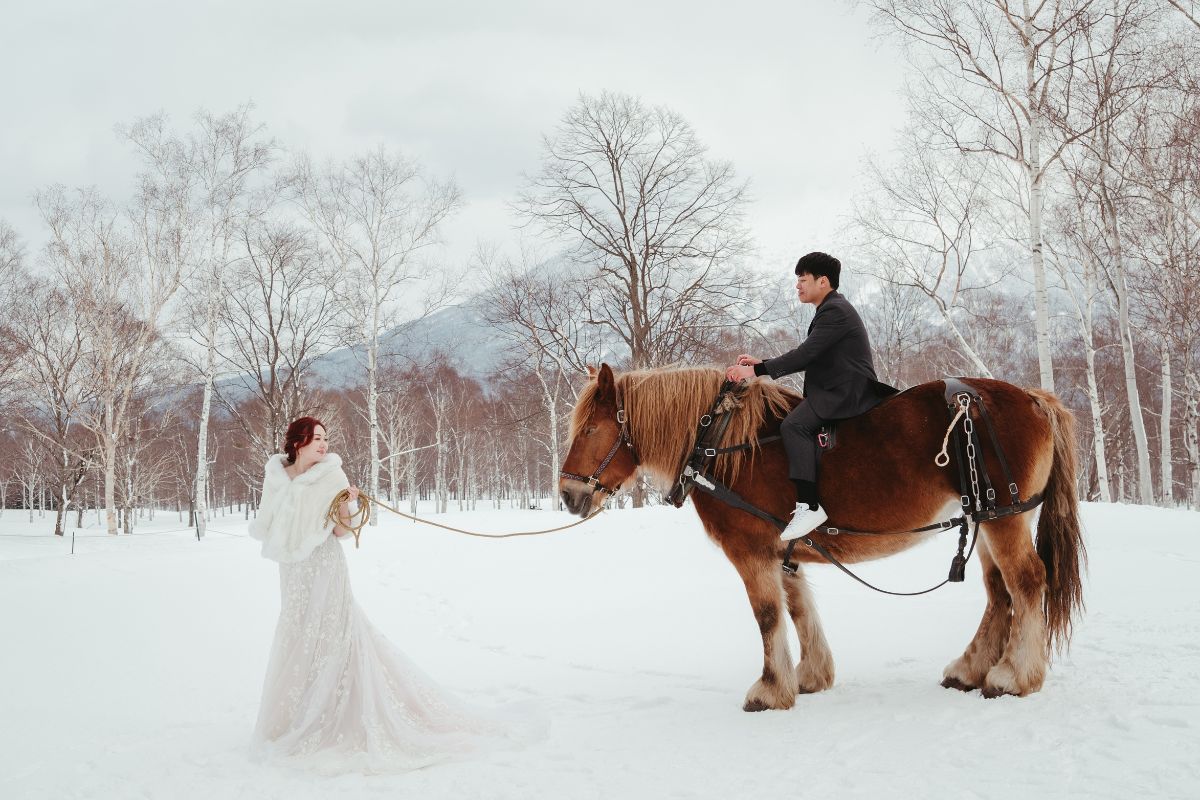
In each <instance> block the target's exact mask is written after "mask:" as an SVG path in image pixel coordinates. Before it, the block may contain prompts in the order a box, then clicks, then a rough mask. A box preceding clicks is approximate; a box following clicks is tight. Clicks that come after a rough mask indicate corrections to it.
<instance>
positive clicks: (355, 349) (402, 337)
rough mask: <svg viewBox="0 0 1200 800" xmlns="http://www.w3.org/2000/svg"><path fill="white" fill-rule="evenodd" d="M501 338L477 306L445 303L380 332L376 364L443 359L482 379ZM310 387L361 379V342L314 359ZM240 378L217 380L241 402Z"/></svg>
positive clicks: (500, 356) (500, 355)
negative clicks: (438, 309) (381, 333)
mask: <svg viewBox="0 0 1200 800" xmlns="http://www.w3.org/2000/svg"><path fill="white" fill-rule="evenodd" d="M505 347H506V342H505V341H504V339H502V338H501V337H500V336H499V335H498V334H497V332H496V330H495V329H494V328H492V327H491V326H489V325H488V324H487V322H486V321H485V320H484V318H483V315H482V313H481V312H480V310H479V307H478V305H477V304H476V303H475V302H467V303H463V304H462V305H455V306H450V307H448V308H444V309H442V310H440V311H437V312H435V313H433V314H430V315H429V316H427V317H423V318H421V319H418V320H414V321H412V322H407V323H405V324H403V325H400V326H398V327H395V328H392V329H391V330H389V331H387V332H385V333H384V334H383V336H382V337H381V338H380V354H379V358H380V366H381V368H387V367H388V366H390V365H393V364H394V365H397V366H399V367H401V368H403V367H407V366H409V365H412V364H431V363H433V362H435V361H439V360H440V361H446V362H448V363H449V364H450V365H451V366H453V367H454V368H455V369H456V370H458V372H459V373H460V374H463V375H466V376H467V377H470V378H474V379H476V380H479V381H485V380H486V379H487V377H488V375H489V374H491V373H492V372H494V371H495V370H496V369H497V367H499V366H500V364H501V362H502V361H503V360H504V355H505ZM310 375H311V377H309V378H308V382H309V385H313V383H314V382H316V383H323V384H325V385H328V386H339V387H343V388H351V387H355V386H362V385H363V384H365V383H366V379H367V367H366V349H365V346H364V345H353V346H350V347H339V348H337V349H336V350H331V351H330V352H328V353H325V354H324V355H321V356H319V357H317V358H316V359H315V360H314V361H313V362H312V366H311V373H310ZM248 383H249V382H248V381H247V380H245V377H244V376H231V377H227V378H223V379H221V380H219V381H218V386H219V389H220V392H221V394H222V395H223V396H224V397H226V398H227V399H229V400H231V401H232V402H240V401H241V400H242V399H244V398H245V397H246V396H248V395H249V393H250V391H249V389H248V388H243V387H246V386H248Z"/></svg>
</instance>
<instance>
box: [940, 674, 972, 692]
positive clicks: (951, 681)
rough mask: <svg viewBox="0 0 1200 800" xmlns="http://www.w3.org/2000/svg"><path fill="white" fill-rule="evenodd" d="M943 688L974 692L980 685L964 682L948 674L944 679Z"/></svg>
mask: <svg viewBox="0 0 1200 800" xmlns="http://www.w3.org/2000/svg"><path fill="white" fill-rule="evenodd" d="M942 688H943V689H958V690H959V691H960V692H973V691H975V690H976V689H978V688H979V687H978V686H972V685H970V684H969V683H963V682H962V681H960V680H959V679H958V678H952V677H950V676H946V677H945V678H943V679H942Z"/></svg>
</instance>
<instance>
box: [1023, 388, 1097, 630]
mask: <svg viewBox="0 0 1200 800" xmlns="http://www.w3.org/2000/svg"><path fill="white" fill-rule="evenodd" d="M1027 391H1028V392H1029V394H1030V396H1031V397H1032V398H1033V401H1034V402H1035V403H1037V405H1038V406H1039V407H1040V408H1041V409H1042V411H1044V412H1045V413H1046V416H1047V417H1048V418H1049V420H1050V430H1051V435H1052V438H1053V439H1054V461H1053V463H1052V464H1051V466H1050V478H1049V480H1047V481H1046V487H1045V489H1043V490H1042V495H1043V500H1042V513H1041V516H1040V517H1039V519H1038V529H1037V552H1038V555H1039V556H1041V559H1042V563H1043V564H1045V565H1046V597H1045V599H1044V601H1043V608H1044V609H1045V612H1046V643H1047V645H1048V646H1049V647H1050V648H1052V649H1059V650H1061V649H1062V648H1063V647H1064V646H1066V645H1069V644H1070V642H1071V626H1072V624H1073V623H1074V620H1075V617H1076V616H1077V615H1078V614H1079V612H1080V611H1082V610H1083V574H1082V571H1083V568H1084V566H1085V565H1086V562H1087V552H1086V551H1085V549H1084V546H1083V536H1082V531H1081V529H1080V525H1079V500H1078V499H1077V497H1076V495H1075V475H1076V470H1077V466H1076V455H1075V417H1074V415H1073V414H1072V413H1071V412H1070V410H1069V409H1068V408H1067V407H1066V406H1064V405H1063V404H1062V402H1061V401H1060V400H1059V399H1058V398H1057V397H1055V396H1054V394H1052V393H1050V392H1047V391H1043V390H1041V389H1028V390H1027Z"/></svg>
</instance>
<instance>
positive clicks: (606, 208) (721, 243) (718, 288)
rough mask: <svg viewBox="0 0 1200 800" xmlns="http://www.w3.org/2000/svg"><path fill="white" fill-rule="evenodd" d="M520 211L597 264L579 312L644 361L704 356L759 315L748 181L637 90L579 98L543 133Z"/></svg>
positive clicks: (639, 363) (637, 363) (634, 362)
mask: <svg viewBox="0 0 1200 800" xmlns="http://www.w3.org/2000/svg"><path fill="white" fill-rule="evenodd" d="M543 151H544V152H543V158H542V167H541V170H540V171H539V172H538V173H537V174H536V175H533V176H531V177H527V178H526V184H525V187H524V189H523V191H522V192H521V194H520V198H519V201H518V203H517V207H516V208H517V211H518V213H519V214H520V215H521V216H522V217H523V218H524V220H525V221H526V223H527V224H528V223H532V224H535V225H536V226H537V227H538V228H539V229H541V230H542V231H543V232H545V233H546V234H548V235H549V236H551V237H554V238H555V239H556V241H559V242H561V243H562V244H565V245H567V246H568V247H570V248H572V252H573V254H574V256H575V257H576V258H578V259H579V260H580V261H581V262H583V263H585V264H587V265H589V266H590V268H591V273H590V276H589V278H590V280H589V291H588V292H587V293H586V295H585V296H584V299H585V301H586V304H585V306H584V307H582V308H580V309H579V311H578V313H579V314H581V315H584V319H586V320H587V322H588V323H589V324H591V325H597V326H600V327H602V328H604V329H606V330H607V331H609V332H610V333H611V334H612V335H613V336H615V337H616V338H617V339H618V340H619V341H620V342H622V344H623V345H624V346H625V347H626V348H627V349H628V352H629V361H630V365H631V366H633V367H635V368H640V367H648V366H657V365H662V364H666V363H670V362H674V361H678V360H681V359H682V360H687V359H691V358H694V357H695V356H696V355H697V354H700V353H704V352H706V351H707V350H708V349H709V348H710V347H711V346H712V343H713V340H714V338H716V336H717V335H718V334H719V333H720V332H722V331H724V330H728V329H730V328H732V327H736V326H739V325H742V324H745V323H746V322H747V321H749V320H748V319H747V318H748V317H750V318H753V317H754V316H755V314H754V312H753V311H752V310H751V309H750V308H749V307H748V306H747V303H746V298H747V295H748V292H749V289H750V288H751V287H752V286H753V285H754V284H755V283H756V282H757V281H759V280H761V279H759V278H758V276H756V275H755V274H754V273H752V272H750V271H748V270H745V269H734V268H731V267H732V265H733V264H734V263H735V262H736V260H737V259H738V258H739V257H740V256H742V255H744V254H745V253H747V252H748V249H749V238H748V235H747V232H746V229H745V227H744V225H743V220H742V214H743V206H744V204H745V199H746V185H745V183H743V182H740V181H738V180H737V178H736V177H735V175H734V171H733V167H732V166H731V165H730V164H729V163H728V162H725V161H717V160H714V159H710V158H708V156H707V153H706V149H705V147H704V146H703V145H702V144H701V143H700V140H699V138H698V137H697V136H696V134H695V132H694V131H693V130H692V128H691V126H690V125H689V124H688V123H687V122H686V121H685V120H684V119H683V118H682V117H681V116H679V115H678V114H676V113H674V112H672V111H670V110H668V109H666V108H662V107H655V108H649V107H647V106H645V105H643V104H642V103H641V102H640V101H639V100H637V99H635V98H632V97H629V96H628V95H621V94H612V93H607V92H606V93H604V94H601V95H600V96H599V97H590V96H587V95H582V96H580V98H579V100H578V102H576V103H575V105H574V106H572V107H571V108H570V109H569V110H568V111H567V113H566V115H565V116H564V118H563V120H562V122H561V124H560V125H559V127H558V128H557V130H555V132H554V133H553V135H551V136H548V137H545V138H544V140H543Z"/></svg>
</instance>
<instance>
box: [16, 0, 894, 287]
mask: <svg viewBox="0 0 1200 800" xmlns="http://www.w3.org/2000/svg"><path fill="white" fill-rule="evenodd" d="M0 8H3V11H2V12H0V76H2V81H3V87H4V88H3V92H2V93H0V98H2V102H0V115H3V116H2V121H0V158H2V159H3V160H2V162H0V217H3V218H6V219H7V220H8V221H9V222H11V223H12V224H13V225H14V226H16V227H17V229H18V230H19V231H20V232H21V233H22V235H23V236H24V237H25V238H26V240H27V241H28V242H29V243H30V244H31V245H36V244H38V243H39V241H40V239H39V237H40V236H41V232H40V225H39V223H38V219H37V216H36V212H35V210H34V209H33V207H32V203H31V200H30V195H31V193H32V192H33V191H34V190H35V189H36V188H38V187H41V186H45V185H48V184H51V183H63V184H66V185H68V186H82V185H90V184H96V185H98V186H99V187H101V188H102V189H103V190H104V191H106V192H108V193H109V194H112V195H115V196H118V197H120V196H122V195H123V194H124V193H126V192H127V191H128V189H129V186H130V184H131V177H132V175H133V172H134V170H135V169H136V162H135V159H134V157H133V155H132V154H131V152H130V151H129V149H128V148H127V146H126V145H124V144H122V143H121V142H120V141H119V140H118V139H117V137H116V136H115V134H114V133H113V127H114V125H116V124H118V123H125V122H130V121H132V120H133V119H135V118H136V117H139V116H145V115H148V114H151V113H154V112H156V111H160V110H161V111H164V112H166V113H167V114H168V115H170V116H171V117H172V118H173V120H174V122H175V123H176V124H177V126H178V127H183V126H186V125H187V124H188V123H189V121H190V116H191V115H192V114H193V112H194V111H195V110H196V109H197V108H200V107H203V108H207V109H209V110H211V111H214V112H224V111H228V110H231V109H233V108H234V107H236V106H237V105H239V104H241V103H245V102H247V101H252V102H253V103H254V104H255V107H256V114H255V115H256V118H257V119H258V120H260V121H261V122H263V123H265V124H266V125H267V126H268V129H269V131H270V132H271V134H272V135H274V136H275V137H276V138H277V139H278V140H279V141H280V143H281V144H284V145H285V146H287V147H289V148H294V149H307V150H308V151H309V152H311V153H312V154H313V155H314V156H315V157H317V158H324V157H327V156H333V157H341V156H346V155H351V154H353V153H355V152H358V151H361V150H363V149H365V148H368V147H372V146H374V145H376V144H378V143H384V144H386V145H388V146H390V147H394V148H399V149H401V150H403V151H404V152H406V153H408V154H409V155H412V156H415V157H417V158H418V159H420V160H421V161H422V162H423V163H424V164H425V165H426V166H427V167H428V169H429V170H430V171H431V172H432V173H434V174H436V175H440V176H451V175H452V176H453V177H454V178H455V179H456V180H457V182H458V184H459V186H460V187H461V189H462V190H463V194H464V197H465V199H466V201H467V203H468V205H467V207H466V208H465V209H464V210H463V211H462V212H461V213H459V214H458V216H457V217H456V218H455V219H454V220H453V221H452V223H451V224H450V225H448V226H447V227H446V229H445V231H444V236H445V238H446V239H447V242H448V250H447V252H448V255H449V256H450V257H452V258H462V257H466V255H467V254H468V253H469V252H470V251H471V250H472V249H473V247H474V243H475V241H476V239H482V240H487V241H492V242H496V243H499V244H501V245H504V244H506V243H508V242H511V241H512V240H513V239H514V238H515V233H514V231H513V229H512V225H513V219H512V218H511V216H510V214H509V211H508V209H507V206H506V203H507V202H509V201H511V200H512V199H513V196H514V194H515V192H516V190H517V188H518V186H519V185H520V175H521V173H522V172H533V171H535V170H536V168H537V165H538V158H539V153H540V137H541V135H542V134H543V133H545V132H548V131H550V130H551V129H552V128H553V127H554V125H555V124H556V122H557V121H558V120H559V119H560V118H561V116H562V115H563V113H564V111H565V110H566V109H567V108H568V107H569V106H570V105H571V104H572V103H573V102H574V101H575V99H576V98H577V97H578V95H579V93H580V92H586V93H589V94H596V93H599V92H600V91H602V90H606V89H607V90H611V91H620V92H626V93H630V94H633V95H636V96H638V97H640V98H641V99H642V100H643V101H645V102H647V103H649V104H662V105H665V106H668V107H670V108H671V109H673V110H675V111H677V112H679V113H680V114H682V115H683V116H684V117H685V118H686V119H687V120H688V121H689V122H691V124H692V125H693V127H694V128H695V129H696V131H697V133H698V134H699V136H700V138H701V140H702V141H703V142H705V143H706V144H707V145H708V146H709V148H710V151H711V153H712V155H714V156H717V157H720V158H725V159H729V160H730V161H732V162H733V164H734V166H735V168H736V170H737V172H738V174H739V175H740V176H742V177H745V178H748V179H749V180H750V185H751V195H752V197H753V198H754V201H753V204H752V205H751V206H750V208H749V214H748V219H749V222H750V224H751V226H752V228H753V231H754V234H755V238H756V241H757V243H758V246H759V254H758V258H757V261H758V263H759V264H760V265H761V266H763V267H768V268H771V267H778V268H781V269H785V270H786V269H788V268H789V267H790V262H794V260H795V258H796V257H797V256H798V255H801V254H803V253H804V252H807V251H809V250H813V249H832V248H834V247H835V243H834V242H833V240H832V233H833V231H834V230H835V229H836V227H837V224H838V222H839V216H840V215H842V214H844V213H846V211H847V208H848V199H849V193H850V191H851V188H852V186H853V183H854V181H855V180H856V177H857V174H858V172H859V162H860V160H861V158H862V157H863V155H864V154H865V153H866V152H868V151H875V152H884V151H887V150H888V149H889V148H890V146H891V141H892V139H893V135H894V131H895V130H896V129H897V128H898V127H899V126H900V125H901V124H902V122H903V102H902V100H901V98H900V89H901V84H902V81H903V62H902V59H901V57H900V55H899V54H898V52H897V51H896V49H895V48H894V47H893V46H892V45H891V44H889V43H885V42H882V41H880V40H879V39H877V38H875V37H874V36H873V35H872V30H871V27H870V25H869V24H868V20H867V18H866V15H865V13H864V12H863V11H856V10H854V9H853V8H852V6H851V4H850V3H849V2H846V1H844V0H843V1H842V2H839V1H838V0H827V2H816V1H815V0H790V1H789V2H774V3H767V2H746V1H742V0H723V1H722V2H711V3H710V2H697V1H696V0H691V1H690V2H657V1H656V0H641V2H632V3H629V2H598V3H586V2H581V3H570V2H525V1H518V0H504V1H502V2H488V3H483V2H471V3H456V2H450V1H449V0H446V1H445V2H438V3H425V2H421V3H415V2H406V1H405V0H396V1H394V2H378V3H372V2H361V1H359V0H343V1H342V2H312V1H311V0H289V1H288V2H278V1H277V0H269V1H267V0H239V1H238V2H205V1H204V0H192V2H189V3H187V4H186V5H183V4H179V3H174V2H167V1H166V0H156V2H133V1H132V0H105V1H104V2H83V1H81V0H80V1H77V2H70V3H64V2H56V1H55V0H48V2H39V3H31V2H26V3H18V2H17V1H16V0H5V2H4V4H3V5H2V6H0Z"/></svg>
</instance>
